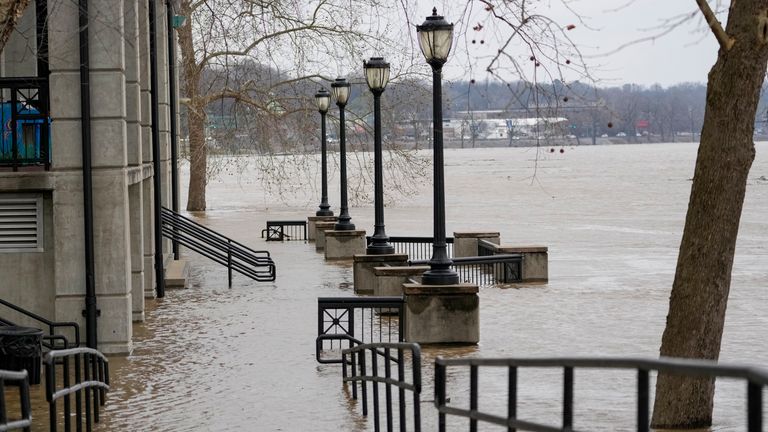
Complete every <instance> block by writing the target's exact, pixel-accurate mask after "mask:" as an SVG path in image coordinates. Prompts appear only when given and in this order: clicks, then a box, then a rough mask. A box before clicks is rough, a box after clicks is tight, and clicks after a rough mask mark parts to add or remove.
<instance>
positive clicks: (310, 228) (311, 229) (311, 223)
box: [307, 216, 339, 241]
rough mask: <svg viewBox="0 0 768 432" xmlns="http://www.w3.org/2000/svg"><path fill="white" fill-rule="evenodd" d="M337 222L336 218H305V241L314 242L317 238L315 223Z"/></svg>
mask: <svg viewBox="0 0 768 432" xmlns="http://www.w3.org/2000/svg"><path fill="white" fill-rule="evenodd" d="M338 220H339V218H338V217H336V216H310V217H308V218H307V240H308V241H315V239H316V238H317V223H318V222H337V221H338Z"/></svg>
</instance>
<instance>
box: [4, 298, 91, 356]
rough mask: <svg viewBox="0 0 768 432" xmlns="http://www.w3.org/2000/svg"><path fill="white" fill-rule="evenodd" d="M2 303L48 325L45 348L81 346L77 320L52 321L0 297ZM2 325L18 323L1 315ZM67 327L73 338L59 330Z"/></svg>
mask: <svg viewBox="0 0 768 432" xmlns="http://www.w3.org/2000/svg"><path fill="white" fill-rule="evenodd" d="M0 305H3V306H5V307H7V308H9V309H11V310H13V311H16V312H17V313H19V314H20V315H23V316H25V317H27V318H29V319H32V320H34V321H36V322H38V323H40V324H42V325H43V326H45V327H47V328H48V334H47V335H44V336H43V346H44V347H45V348H47V349H49V350H54V349H66V348H71V347H78V346H80V326H79V325H78V324H77V323H76V322H56V321H51V320H49V319H46V318H44V317H41V316H40V315H37V314H36V313H33V312H30V311H28V310H26V309H24V308H22V307H20V306H17V305H15V304H13V303H11V302H9V301H6V300H3V299H0ZM0 325H16V323H14V322H13V321H11V320H9V319H7V318H6V317H4V316H0ZM67 328H68V329H70V334H69V336H70V337H72V339H70V338H68V337H66V336H65V335H63V334H61V333H60V332H59V329H67ZM70 341H72V342H70Z"/></svg>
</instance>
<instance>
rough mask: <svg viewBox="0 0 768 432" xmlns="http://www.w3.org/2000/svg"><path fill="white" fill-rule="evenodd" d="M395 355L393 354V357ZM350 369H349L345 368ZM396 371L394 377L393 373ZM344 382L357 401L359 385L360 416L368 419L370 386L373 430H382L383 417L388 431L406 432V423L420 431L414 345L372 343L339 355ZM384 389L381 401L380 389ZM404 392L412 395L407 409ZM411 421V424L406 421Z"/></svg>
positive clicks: (417, 353)
mask: <svg viewBox="0 0 768 432" xmlns="http://www.w3.org/2000/svg"><path fill="white" fill-rule="evenodd" d="M393 351H394V354H393ZM407 358H410V372H411V373H410V380H409V379H408V378H409V377H408V376H407V374H406V367H405V366H406V360H407ZM348 366H349V367H348ZM393 368H397V375H395V374H394V373H393V370H392V369H393ZM342 376H343V382H345V383H351V384H352V398H353V399H355V400H357V399H358V384H359V386H360V392H359V393H360V394H361V396H362V405H363V406H362V408H363V415H364V416H367V415H368V406H369V397H368V387H369V383H370V387H371V396H372V401H370V402H371V404H370V405H371V407H372V408H373V422H374V430H375V431H376V432H378V431H379V430H381V424H382V419H381V417H382V413H381V409H382V408H383V410H384V419H385V425H386V428H387V431H392V430H394V428H395V427H397V428H398V430H400V431H401V432H402V431H406V430H407V425H408V423H412V424H413V429H412V430H414V431H416V432H419V431H420V430H421V407H420V404H421V350H420V348H419V345H418V344H414V343H372V344H364V345H358V346H355V347H352V348H349V349H345V350H344V351H343V352H342ZM380 385H381V386H383V387H384V400H383V401H382V400H381V397H380V396H381V395H380V393H379V386H380ZM393 390H394V391H396V392H397V405H395V404H394V403H393ZM406 392H410V393H411V399H412V405H411V406H410V407H409V406H408V401H407V395H406ZM408 417H410V421H409V420H408Z"/></svg>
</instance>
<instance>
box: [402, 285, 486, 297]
mask: <svg viewBox="0 0 768 432" xmlns="http://www.w3.org/2000/svg"><path fill="white" fill-rule="evenodd" d="M403 292H404V293H405V294H406V295H461V294H477V293H478V292H480V289H479V287H478V286H477V285H473V284H457V285H422V284H409V283H407V284H403Z"/></svg>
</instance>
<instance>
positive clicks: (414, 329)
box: [403, 284, 480, 345]
mask: <svg viewBox="0 0 768 432" xmlns="http://www.w3.org/2000/svg"><path fill="white" fill-rule="evenodd" d="M403 289H404V291H405V340H406V341H408V342H417V343H420V344H468V345H473V344H477V343H478V342H479V341H480V297H479V296H478V294H477V292H478V287H477V285H470V284H457V285H441V286H430V285H420V284H404V285H403Z"/></svg>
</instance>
